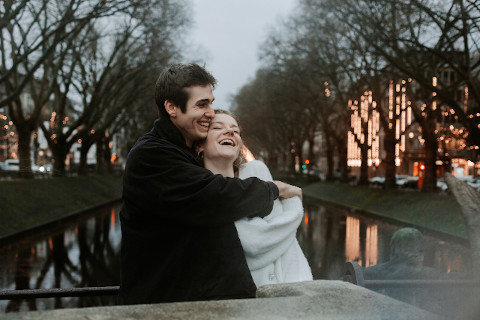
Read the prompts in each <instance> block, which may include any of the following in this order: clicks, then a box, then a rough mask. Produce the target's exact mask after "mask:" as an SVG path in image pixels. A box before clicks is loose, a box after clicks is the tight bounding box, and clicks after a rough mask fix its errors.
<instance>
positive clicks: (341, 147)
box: [337, 135, 348, 182]
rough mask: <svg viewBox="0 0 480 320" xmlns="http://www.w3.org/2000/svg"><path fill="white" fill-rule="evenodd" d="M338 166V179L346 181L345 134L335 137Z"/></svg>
mask: <svg viewBox="0 0 480 320" xmlns="http://www.w3.org/2000/svg"><path fill="white" fill-rule="evenodd" d="M337 153H338V168H339V169H340V181H342V182H348V161H347V160H348V159H347V140H346V135H343V136H342V137H341V138H340V139H337Z"/></svg>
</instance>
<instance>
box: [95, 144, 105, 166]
mask: <svg viewBox="0 0 480 320" xmlns="http://www.w3.org/2000/svg"><path fill="white" fill-rule="evenodd" d="M95 145H96V146H97V157H96V159H97V166H96V172H97V173H105V164H104V162H103V159H104V155H103V153H104V150H103V142H102V140H97V142H96V143H95Z"/></svg>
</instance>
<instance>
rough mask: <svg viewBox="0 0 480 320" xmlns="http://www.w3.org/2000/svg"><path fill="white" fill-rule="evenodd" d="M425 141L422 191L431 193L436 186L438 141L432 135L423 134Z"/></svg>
mask: <svg viewBox="0 0 480 320" xmlns="http://www.w3.org/2000/svg"><path fill="white" fill-rule="evenodd" d="M424 139H425V177H424V179H423V185H422V191H425V192H433V191H435V189H436V186H437V167H436V164H435V161H436V160H437V150H438V141H437V137H435V136H434V135H429V134H424Z"/></svg>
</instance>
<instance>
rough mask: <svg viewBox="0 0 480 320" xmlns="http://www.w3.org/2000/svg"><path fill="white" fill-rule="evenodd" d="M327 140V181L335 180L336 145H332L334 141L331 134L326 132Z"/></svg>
mask: <svg viewBox="0 0 480 320" xmlns="http://www.w3.org/2000/svg"><path fill="white" fill-rule="evenodd" d="M325 141H326V145H327V150H326V151H325V155H326V157H327V174H326V176H325V180H327V181H333V178H334V177H333V169H334V168H333V166H334V162H333V155H334V147H333V145H332V141H331V138H330V135H328V134H325Z"/></svg>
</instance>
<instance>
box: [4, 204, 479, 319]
mask: <svg viewBox="0 0 480 320" xmlns="http://www.w3.org/2000/svg"><path fill="white" fill-rule="evenodd" d="M119 209H120V206H119V204H116V205H112V206H109V207H105V208H103V209H100V210H97V211H95V212H92V213H91V214H89V215H88V216H87V217H84V218H83V219H80V220H78V221H74V222H70V223H69V225H68V226H64V227H61V228H57V229H56V230H53V231H52V230H50V231H46V232H43V233H42V234H40V235H38V236H36V237H35V238H33V237H31V238H30V239H25V240H23V241H18V242H17V243H15V244H12V245H9V246H6V247H4V248H0V289H27V288H30V289H33V288H70V287H88V286H111V285H118V284H119V253H120V240H121V231H120V222H119V216H118V213H119ZM399 228H401V226H397V225H392V224H388V223H384V222H381V221H378V220H374V219H372V218H366V217H362V216H359V215H352V214H350V213H348V211H346V210H340V209H338V208H333V207H327V206H325V205H320V204H319V203H318V202H311V201H308V200H306V201H305V217H304V221H303V223H302V225H301V226H300V227H299V229H298V234H297V235H298V239H299V243H300V245H301V247H302V249H303V250H304V253H305V255H306V257H307V259H308V261H309V263H310V266H311V268H312V272H313V276H314V279H335V280H337V279H341V278H342V277H343V274H344V265H345V262H346V261H352V260H357V261H358V262H359V263H360V264H361V265H363V266H367V267H368V266H372V265H375V264H377V263H382V262H385V261H386V260H388V250H389V242H390V238H391V236H392V235H393V233H394V232H395V231H396V230H398V229H399ZM425 236H426V240H427V249H426V252H425V260H424V264H425V265H426V266H431V267H433V268H436V269H438V270H440V271H443V272H450V271H466V270H468V268H469V266H470V264H471V261H470V254H469V250H468V249H467V248H465V247H464V246H463V245H461V244H459V243H450V242H446V241H444V240H440V239H438V238H435V237H432V236H430V235H425ZM114 303H115V297H81V298H61V299H60V298H58V299H54V298H51V299H35V300H29V301H17V302H9V301H0V311H1V312H5V311H16V310H48V309H54V308H66V307H86V306H98V305H112V304H114Z"/></svg>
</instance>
